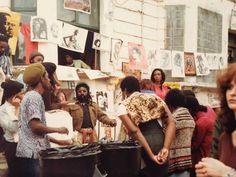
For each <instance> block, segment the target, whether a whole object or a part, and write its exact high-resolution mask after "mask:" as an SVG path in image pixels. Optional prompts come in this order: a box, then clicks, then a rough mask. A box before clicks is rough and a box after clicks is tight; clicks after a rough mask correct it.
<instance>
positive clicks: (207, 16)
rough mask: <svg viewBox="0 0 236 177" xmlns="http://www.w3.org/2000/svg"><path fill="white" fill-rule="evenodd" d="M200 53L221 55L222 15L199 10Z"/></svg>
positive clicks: (198, 45) (198, 49) (198, 47)
mask: <svg viewBox="0 0 236 177" xmlns="http://www.w3.org/2000/svg"><path fill="white" fill-rule="evenodd" d="M197 51H198V52H200V53H221V51H222V15H221V14H218V13H215V12H212V11H209V10H206V9H202V8H200V7H199V8H198V42H197Z"/></svg>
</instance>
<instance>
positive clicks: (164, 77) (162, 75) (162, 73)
mask: <svg viewBox="0 0 236 177" xmlns="http://www.w3.org/2000/svg"><path fill="white" fill-rule="evenodd" d="M156 71H160V72H161V85H162V84H163V83H164V82H165V80H166V75H165V73H164V71H163V70H162V69H160V68H156V69H154V70H153V71H152V74H151V80H152V82H153V83H155V82H156V81H155V78H154V73H155V72H156Z"/></svg>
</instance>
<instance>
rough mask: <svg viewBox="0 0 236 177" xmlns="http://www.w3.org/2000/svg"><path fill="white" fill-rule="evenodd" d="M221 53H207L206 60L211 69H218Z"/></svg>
mask: <svg viewBox="0 0 236 177" xmlns="http://www.w3.org/2000/svg"><path fill="white" fill-rule="evenodd" d="M218 55H219V54H216V53H207V54H206V60H207V63H208V67H209V69H211V70H216V69H218V58H219V56H218Z"/></svg>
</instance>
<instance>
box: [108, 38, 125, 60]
mask: <svg viewBox="0 0 236 177" xmlns="http://www.w3.org/2000/svg"><path fill="white" fill-rule="evenodd" d="M122 45H123V41H122V40H121V39H115V38H111V53H110V62H113V63H116V62H118V61H119V59H120V51H121V48H122Z"/></svg>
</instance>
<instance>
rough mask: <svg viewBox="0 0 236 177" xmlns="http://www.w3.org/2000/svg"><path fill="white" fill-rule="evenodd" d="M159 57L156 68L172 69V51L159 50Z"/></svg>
mask: <svg viewBox="0 0 236 177" xmlns="http://www.w3.org/2000/svg"><path fill="white" fill-rule="evenodd" d="M157 55H158V57H157V58H158V59H157V62H156V64H155V66H156V68H161V69H163V70H171V68H172V62H171V52H170V51H169V50H159V51H158V53H157Z"/></svg>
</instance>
